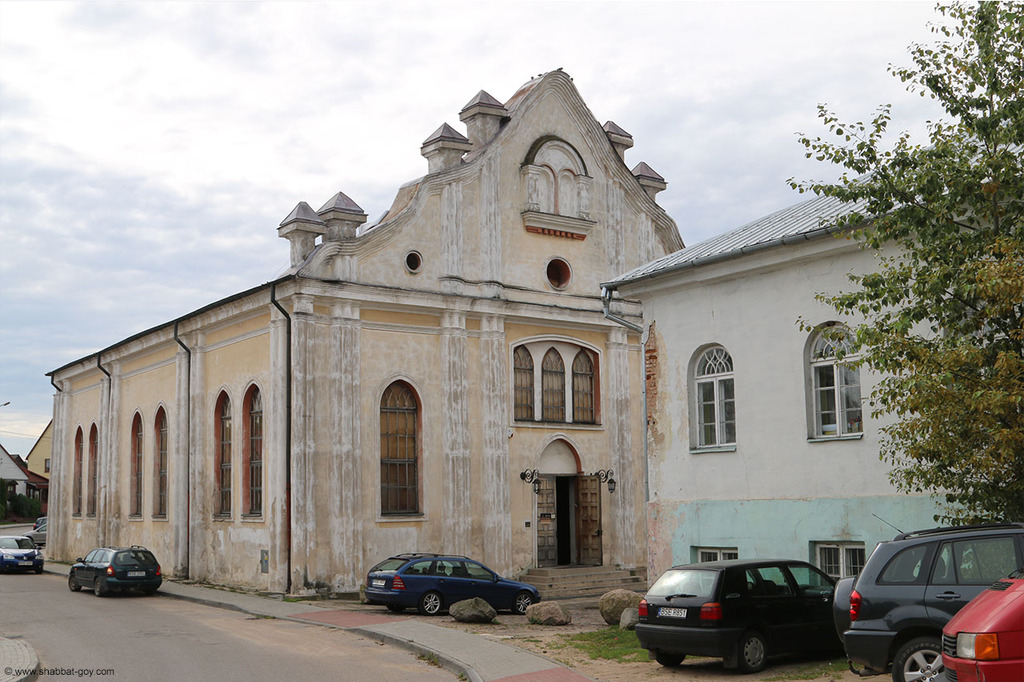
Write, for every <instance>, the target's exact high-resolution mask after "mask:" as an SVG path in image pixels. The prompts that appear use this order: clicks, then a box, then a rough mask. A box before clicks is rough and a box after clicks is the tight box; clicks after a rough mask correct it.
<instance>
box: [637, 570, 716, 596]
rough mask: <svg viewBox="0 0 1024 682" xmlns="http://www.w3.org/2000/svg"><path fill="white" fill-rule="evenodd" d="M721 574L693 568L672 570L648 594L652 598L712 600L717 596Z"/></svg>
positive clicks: (664, 574) (659, 579)
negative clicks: (716, 587)
mask: <svg viewBox="0 0 1024 682" xmlns="http://www.w3.org/2000/svg"><path fill="white" fill-rule="evenodd" d="M719 574H720V571H708V570H702V569H693V568H678V569H670V570H668V571H665V573H663V574H662V576H661V577H660V578H658V581H657V582H656V583H654V584H653V585H651V589H650V590H648V591H647V594H648V596H651V597H668V596H673V595H680V596H681V595H690V596H693V597H702V598H710V597H712V596H713V595H714V594H715V585H716V584H717V583H718V576H719Z"/></svg>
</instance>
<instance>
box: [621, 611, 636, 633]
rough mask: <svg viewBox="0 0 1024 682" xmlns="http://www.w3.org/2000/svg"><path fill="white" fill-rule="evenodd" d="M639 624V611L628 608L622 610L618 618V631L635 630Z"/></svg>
mask: <svg viewBox="0 0 1024 682" xmlns="http://www.w3.org/2000/svg"><path fill="white" fill-rule="evenodd" d="M639 622H640V609H634V608H628V609H623V611H622V616H621V617H620V618H619V629H621V630H636V624H637V623H639Z"/></svg>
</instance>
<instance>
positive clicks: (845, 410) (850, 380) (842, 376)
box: [811, 328, 864, 438]
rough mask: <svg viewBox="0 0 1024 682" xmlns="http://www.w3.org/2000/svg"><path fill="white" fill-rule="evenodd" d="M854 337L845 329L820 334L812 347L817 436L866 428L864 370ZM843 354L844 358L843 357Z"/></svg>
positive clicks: (823, 436)
mask: <svg viewBox="0 0 1024 682" xmlns="http://www.w3.org/2000/svg"><path fill="white" fill-rule="evenodd" d="M852 349H853V337H852V336H851V335H850V333H849V332H848V331H846V330H844V329H835V328H830V329H827V330H824V331H821V332H819V333H818V336H817V337H816V338H815V340H814V344H813V346H812V348H811V375H812V378H813V382H814V435H815V437H817V438H831V437H836V436H844V435H847V434H853V433H861V432H862V431H863V430H864V422H863V416H862V412H861V395H860V370H859V369H858V368H857V367H856V366H855V361H856V358H855V357H854V356H852V354H851V353H852ZM840 355H841V356H842V360H840V359H839V356H840Z"/></svg>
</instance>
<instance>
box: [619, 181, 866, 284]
mask: <svg viewBox="0 0 1024 682" xmlns="http://www.w3.org/2000/svg"><path fill="white" fill-rule="evenodd" d="M865 205H866V203H865V202H863V201H860V202H855V203H844V202H842V201H840V200H839V199H836V198H833V197H815V198H813V199H809V200H807V201H804V202H801V203H799V204H796V205H794V206H790V207H788V208H784V209H782V210H780V211H776V212H775V213H771V214H769V215H766V216H765V217H763V218H758V219H757V220H755V221H753V222H751V223H747V224H746V225H744V226H742V227H738V228H736V229H735V230H732V231H730V232H726V233H725V234H721V235H718V236H717V237H712V238H711V239H707V240H705V241H702V242H700V243H699V244H695V245H693V246H689V247H686V248H684V249H682V250H680V251H676V252H675V253H670V254H668V255H667V256H663V257H661V258H659V259H658V260H655V261H651V262H650V263H647V264H646V265H641V266H640V267H639V268H636V269H635V270H631V271H630V272H627V273H625V274H623V275H619V276H618V277H616V278H615V279H613V280H611V281H610V282H605V283H604V284H602V285H601V286H602V287H604V288H606V289H616V288H618V287H620V286H622V285H624V284H628V283H630V282H636V281H638V280H641V279H652V278H655V277H660V276H662V275H665V274H668V273H670V272H674V271H676V270H682V269H684V268H688V267H696V266H698V265H703V264H705V263H710V262H715V261H720V260H726V259H728V258H736V257H738V256H742V255H744V254H747V253H750V252H752V251H759V250H761V249H765V248H769V247H772V246H780V245H782V244H789V243H793V242H797V241H805V240H808V239H814V238H817V237H823V236H825V235H828V234H831V233H834V232H836V231H838V230H839V229H841V228H837V227H835V226H833V225H831V222H833V221H834V219H835V218H839V217H841V216H843V215H848V214H850V213H854V212H856V211H861V210H863V209H864V207H865ZM823 222H826V223H828V224H825V225H823Z"/></svg>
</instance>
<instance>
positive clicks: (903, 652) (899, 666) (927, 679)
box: [892, 637, 945, 682]
mask: <svg viewBox="0 0 1024 682" xmlns="http://www.w3.org/2000/svg"><path fill="white" fill-rule="evenodd" d="M944 671H945V668H944V666H943V665H942V645H941V644H940V643H939V640H938V639H937V638H935V637H918V638H917V639H912V640H910V641H909V642H907V643H906V644H904V645H903V646H901V647H900V648H899V650H898V651H897V652H896V656H894V657H893V659H892V679H893V682H941V680H942V679H943V678H944V675H945V673H944Z"/></svg>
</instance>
